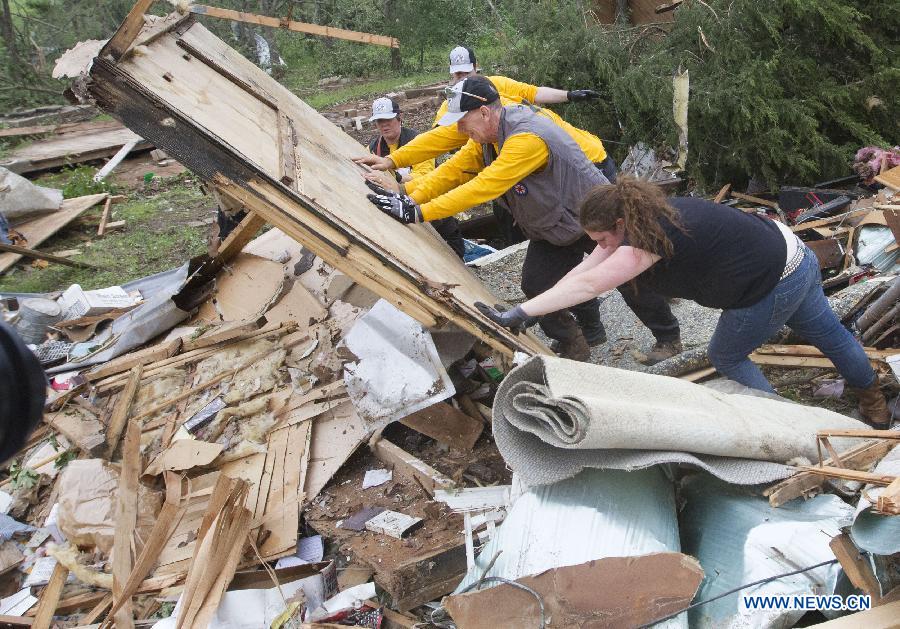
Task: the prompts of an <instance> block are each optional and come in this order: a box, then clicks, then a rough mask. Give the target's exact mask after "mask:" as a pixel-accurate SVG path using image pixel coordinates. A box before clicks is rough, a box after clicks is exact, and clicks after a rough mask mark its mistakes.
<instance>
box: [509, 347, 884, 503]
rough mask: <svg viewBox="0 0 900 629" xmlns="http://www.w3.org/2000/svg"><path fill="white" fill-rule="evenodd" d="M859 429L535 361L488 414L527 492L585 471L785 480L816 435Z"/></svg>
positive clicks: (638, 377)
mask: <svg viewBox="0 0 900 629" xmlns="http://www.w3.org/2000/svg"><path fill="white" fill-rule="evenodd" d="M661 427H664V429H662V428H661ZM866 427H867V426H866V425H865V424H863V423H862V422H860V421H856V420H854V419H850V418H848V417H845V416H843V415H839V414H837V413H834V412H832V411H829V410H825V409H821V408H809V407H805V406H801V405H798V404H793V403H789V402H781V401H778V400H773V399H768V398H764V397H757V396H753V395H742V394H730V393H722V392H719V391H714V390H712V389H711V388H709V387H704V386H700V385H696V384H693V383H691V382H687V381H684V380H680V379H678V378H669V377H665V376H655V375H651V374H645V373H639V372H631V371H625V370H622V369H614V368H611V367H602V366H599V365H591V364H587V363H579V362H575V361H569V360H564V359H561V358H548V357H544V356H536V357H533V358H531V359H530V360H528V361H527V362H526V363H524V364H523V365H520V366H519V367H516V368H515V369H513V370H512V371H511V372H510V373H509V374H508V375H507V376H506V378H505V379H504V380H503V382H502V383H501V385H500V387H499V389H498V391H497V395H496V397H495V401H494V408H493V430H494V438H495V439H496V441H497V447H498V449H499V450H500V453H501V454H502V455H503V458H504V459H505V460H506V462H507V463H508V464H509V466H510V467H511V468H512V469H513V470H514V471H516V472H518V473H520V474H521V475H522V480H523V482H524V483H525V484H528V485H532V484H546V483H552V482H555V481H558V480H561V479H564V478H567V477H571V476H573V475H574V474H576V473H577V472H578V471H579V470H581V469H584V468H585V467H598V468H620V469H635V468H641V467H647V466H650V465H655V464H659V463H664V462H680V463H690V464H692V465H695V466H697V467H702V468H703V469H706V470H708V471H710V472H711V473H713V474H715V475H716V476H719V477H720V478H723V479H725V480H728V481H729V482H734V483H737V484H759V483H765V482H770V481H773V480H780V479H783V478H786V477H788V476H790V475H791V474H792V473H793V472H794V469H793V468H790V467H787V466H785V465H783V463H785V462H786V461H788V460H790V459H792V458H794V457H798V456H805V457H806V458H807V459H808V460H815V459H816V456H817V450H816V437H815V435H816V431H817V430H820V429H826V428H834V429H838V428H847V429H864V428H866ZM834 445H835V447H836V448H838V449H844V448H846V447H848V446H849V445H853V443H852V441H850V440H847V439H844V440H841V441H838V442H834ZM736 457H741V458H736Z"/></svg>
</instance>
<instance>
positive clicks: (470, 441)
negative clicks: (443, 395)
mask: <svg viewBox="0 0 900 629" xmlns="http://www.w3.org/2000/svg"><path fill="white" fill-rule="evenodd" d="M400 423H401V424H403V425H404V426H406V427H407V428H412V429H413V430H415V431H418V432H420V433H422V434H423V435H425V436H426V437H431V438H432V439H434V440H435V441H439V442H440V443H443V444H446V445H448V446H450V447H451V448H456V449H457V450H466V451H469V450H471V449H472V448H473V447H474V446H475V442H476V441H478V437H480V436H481V431H482V430H483V428H484V422H481V421H478V420H476V419H472V418H471V417H469V416H468V415H467V414H466V413H463V412H462V411H460V410H458V409H456V408H453V406H451V405H450V404H445V403H444V402H438V403H437V404H433V405H431V406H429V407H428V408H423V409H422V410H420V411H416V412H415V413H413V414H411V415H407V416H406V417H404V418H403V419H401V420H400Z"/></svg>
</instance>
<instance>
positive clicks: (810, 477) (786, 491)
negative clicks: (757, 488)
mask: <svg viewBox="0 0 900 629" xmlns="http://www.w3.org/2000/svg"><path fill="white" fill-rule="evenodd" d="M893 447H894V444H893V443H892V442H890V441H887V440H878V441H866V442H864V443H861V444H859V445H858V446H856V447H854V448H850V449H848V450H845V451H843V452H841V453H840V455H841V461H843V462H844V464H845V465H848V466H852V467H857V468H864V467H868V466H870V465H872V464H873V463H875V462H877V461H880V460H881V459H883V458H884V457H885V455H886V454H887V453H888V452H890V451H891V448H893ZM822 463H823V464H824V465H831V464H832V463H834V461H832V460H831V459H825V460H824V461H823V462H822ZM826 480H827V477H825V476H823V475H821V474H816V473H814V472H801V473H799V474H796V475H794V476H791V477H790V478H788V479H785V480H783V481H781V482H780V483H777V484H775V485H772V486H771V487H769V488H768V489H766V490H765V491H764V492H763V495H764V496H766V497H768V498H769V504H770V505H772V506H773V507H780V506H781V505H783V504H785V503H787V502H789V501H791V500H793V499H795V498H799V497H800V496H802V495H803V494H805V493H807V492H809V491H812V490H814V489H816V488H818V487H821V486H822V484H823V483H825V481H826Z"/></svg>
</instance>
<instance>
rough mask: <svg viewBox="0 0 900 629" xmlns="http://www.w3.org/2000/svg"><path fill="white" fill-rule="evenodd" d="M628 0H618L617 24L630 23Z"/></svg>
mask: <svg viewBox="0 0 900 629" xmlns="http://www.w3.org/2000/svg"><path fill="white" fill-rule="evenodd" d="M628 21H629V20H628V0H616V24H628Z"/></svg>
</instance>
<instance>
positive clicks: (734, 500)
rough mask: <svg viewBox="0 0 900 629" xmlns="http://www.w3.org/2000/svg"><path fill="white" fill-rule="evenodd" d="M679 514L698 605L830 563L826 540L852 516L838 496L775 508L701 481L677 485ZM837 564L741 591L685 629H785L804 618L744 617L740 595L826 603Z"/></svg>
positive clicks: (698, 614)
mask: <svg viewBox="0 0 900 629" xmlns="http://www.w3.org/2000/svg"><path fill="white" fill-rule="evenodd" d="M680 496H681V497H682V498H683V499H684V508H683V509H682V511H681V513H680V524H681V543H682V547H683V552H685V553H686V554H689V555H692V556H693V557H696V558H697V559H699V560H700V565H701V566H702V567H703V572H704V574H705V575H706V577H705V579H704V582H703V585H702V586H701V587H700V591H699V593H698V594H697V598H696V600H698V601H702V600H705V599H708V598H711V597H713V596H716V595H718V594H721V593H722V592H726V591H728V590H731V589H733V588H736V587H738V586H740V585H743V584H745V583H750V582H752V581H757V580H759V579H764V578H767V577H772V576H775V575H777V574H782V573H785V572H791V571H793V570H798V569H800V568H805V567H807V566H812V565H815V564H817V563H821V562H823V561H828V560H830V559H834V553H833V552H832V551H831V548H830V547H829V543H830V541H831V539H832V538H833V537H834V536H835V535H837V534H838V533H840V529H841V527H843V526H847V525H848V524H849V523H850V521H851V519H852V517H853V508H852V507H851V506H850V505H848V504H847V503H845V502H844V501H843V500H841V499H840V498H838V497H837V496H834V495H831V494H823V495H820V496H816V497H814V498H812V499H810V500H807V501H800V500H794V501H792V502H790V503H788V504H786V505H783V506H781V507H778V508H774V507H771V506H770V505H769V502H768V501H767V500H766V499H765V498H763V497H760V496H755V495H751V494H750V493H748V492H747V491H746V490H745V489H744V488H741V487H735V486H733V485H727V484H725V483H723V482H721V481H719V480H717V479H715V478H713V477H711V476H709V475H707V474H703V473H699V474H694V475H691V476H689V477H687V478H685V480H684V481H683V483H682V488H681V493H680ZM840 573H841V570H840V565H839V564H832V565H830V566H823V567H821V568H817V569H815V570H812V571H809V572H806V573H802V574H797V575H794V576H791V577H785V578H782V579H778V580H777V581H772V582H770V583H767V584H763V585H759V586H755V587H752V588H746V589H744V590H741V591H740V592H737V593H735V594H732V595H730V596H726V597H723V598H721V599H719V600H718V601H715V602H712V603H709V604H707V605H703V606H700V607H697V608H695V609H694V610H692V611H691V612H689V613H690V625H691V627H697V628H706V627H710V628H712V627H715V628H716V629H721V628H723V627H741V628H745V627H760V628H761V627H790V626H792V625H793V624H794V623H795V622H796V621H797V620H798V619H799V618H800V617H801V616H802V615H803V614H804V612H803V611H796V610H754V611H752V612H745V613H742V612H741V611H740V609H739V606H740V603H741V596H745V595H760V596H767V595H779V594H781V595H807V594H809V595H826V594H832V593H834V592H835V588H836V587H837V584H838V577H839V575H840Z"/></svg>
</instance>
